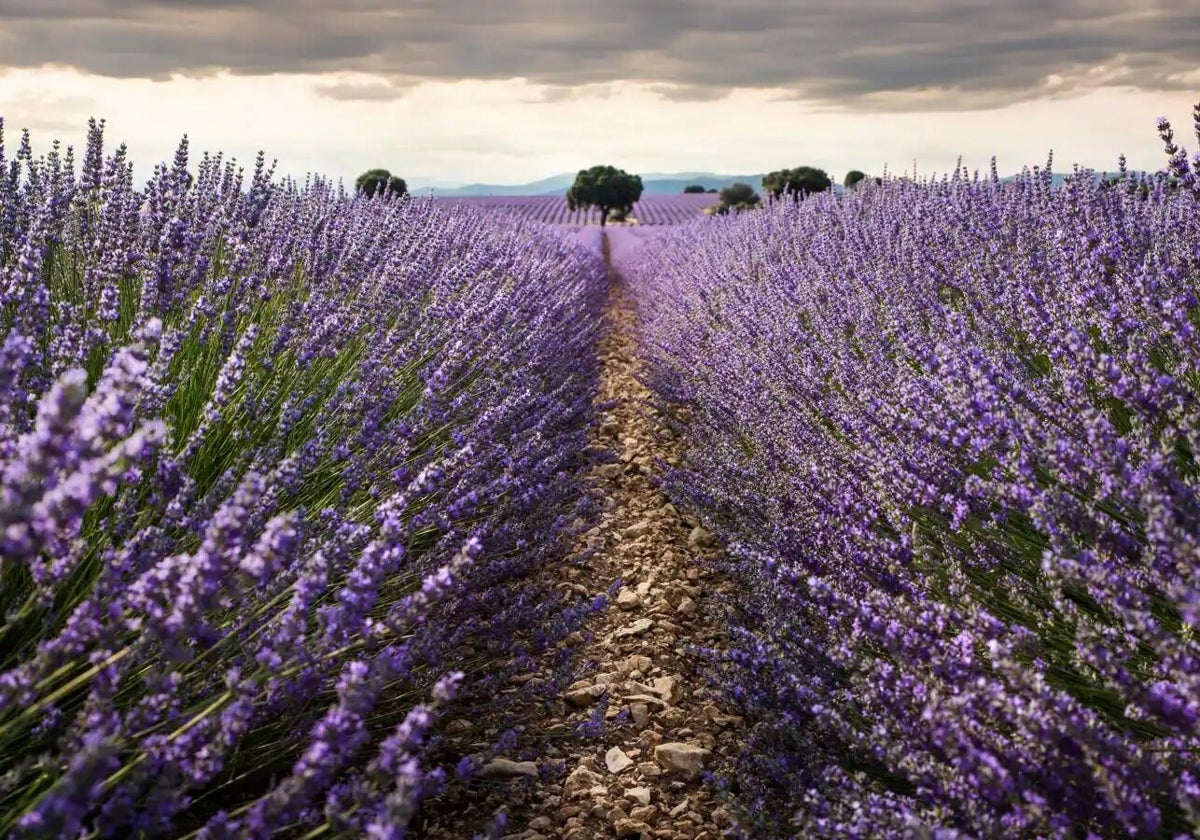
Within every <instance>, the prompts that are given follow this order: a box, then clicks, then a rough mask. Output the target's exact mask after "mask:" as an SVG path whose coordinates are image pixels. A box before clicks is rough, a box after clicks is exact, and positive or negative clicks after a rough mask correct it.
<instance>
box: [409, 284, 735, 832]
mask: <svg viewBox="0 0 1200 840" xmlns="http://www.w3.org/2000/svg"><path fill="white" fill-rule="evenodd" d="M635 325H636V313H635V310H634V307H633V304H632V302H631V300H630V298H629V295H628V294H627V292H626V290H625V288H624V287H623V284H622V283H621V282H620V281H619V279H618V278H616V277H615V276H614V275H613V274H612V273H611V272H610V279H609V298H608V309H607V312H606V314H605V324H604V334H603V338H602V341H601V346H600V354H601V358H602V361H603V369H602V374H601V394H600V403H601V404H602V405H604V404H615V407H613V408H611V410H609V411H607V412H606V413H605V414H604V416H603V418H602V422H601V424H600V427H599V429H598V430H597V431H596V435H597V440H596V443H597V445H602V446H604V447H607V448H609V449H611V450H613V452H614V454H615V456H616V460H615V462H613V463H606V464H602V465H599V466H597V467H596V468H595V470H594V475H593V476H592V479H593V480H594V482H595V485H596V486H597V487H598V488H600V490H601V491H602V492H603V494H604V506H605V510H604V512H603V513H602V516H601V521H600V523H599V525H598V527H597V528H595V529H593V530H592V531H590V532H588V533H587V534H585V535H584V537H583V541H582V544H581V545H580V546H578V548H579V550H580V553H581V554H584V553H585V550H586V549H595V550H594V551H592V552H591V553H590V556H588V559H587V560H586V561H585V562H583V563H574V564H564V565H563V566H562V567H561V569H559V570H558V571H557V574H558V575H560V577H561V580H559V581H558V582H557V583H558V585H560V586H564V587H568V588H570V589H571V590H572V591H574V592H575V593H577V594H579V595H581V596H595V595H601V594H604V593H605V592H607V591H608V590H609V589H610V587H611V586H612V584H613V582H614V581H615V580H617V579H620V580H621V581H622V582H623V584H624V586H623V587H622V588H621V589H620V591H619V593H618V595H617V597H616V598H615V599H614V600H613V601H612V602H611V603H610V605H609V607H608V608H607V609H606V610H605V611H604V612H602V613H600V614H598V615H596V616H595V617H594V618H593V619H592V621H591V622H590V624H589V628H588V629H589V631H590V634H589V637H588V638H587V639H585V637H583V636H580V635H577V636H576V638H575V639H573V640H572V641H574V642H575V643H577V644H583V645H585V650H584V651H583V657H584V659H586V660H591V661H594V662H596V663H598V667H597V668H596V669H595V670H594V671H593V672H591V676H590V677H589V678H588V679H584V680H580V681H578V682H576V683H574V684H572V685H571V686H569V687H568V688H567V690H566V691H565V692H564V693H563V695H562V696H561V698H560V699H559V700H558V701H557V702H556V703H555V704H554V705H553V706H552V707H545V708H540V709H529V710H527V712H528V714H523V715H522V717H523V719H524V725H525V727H526V729H527V730H532V731H537V732H539V733H540V735H541V736H542V740H543V743H544V744H547V745H548V746H547V747H546V748H545V749H544V750H543V751H542V752H543V754H544V756H543V758H542V759H539V761H538V762H533V761H516V760H510V759H506V758H497V759H495V760H493V761H492V762H491V763H489V764H488V765H486V766H485V767H484V768H483V776H484V779H485V782H484V784H483V785H482V786H481V787H478V788H476V789H474V790H472V791H469V792H465V793H463V794H460V797H459V799H458V801H453V802H452V801H450V800H445V801H442V802H439V803H437V805H436V806H434V803H429V804H430V805H431V806H434V807H432V808H431V810H435V811H436V813H435V814H431V815H430V816H431V818H432V823H431V825H429V826H428V827H427V828H426V830H425V831H424V832H422V833H423V834H424V835H425V836H427V837H430V838H439V840H444V838H454V840H459V838H467V839H468V840H469V838H470V837H471V836H472V831H471V830H470V829H468V828H466V827H465V826H467V825H472V824H477V819H476V818H475V815H482V814H483V813H491V812H494V811H495V810H496V809H497V808H499V807H500V806H501V805H503V806H504V807H505V809H506V811H507V812H508V817H509V818H508V823H507V827H506V829H505V831H506V832H507V833H506V834H505V835H504V836H505V837H506V838H508V840H559V839H560V838H561V840H597V838H610V837H622V838H642V840H650V838H655V839H656V840H716V839H717V838H719V837H722V836H724V835H725V830H726V829H727V828H728V826H729V824H730V821H729V814H728V811H727V810H726V809H725V808H724V807H722V806H721V803H720V801H719V800H718V798H717V796H716V794H715V793H714V792H713V791H712V790H711V789H710V788H709V787H707V786H706V785H705V784H704V782H703V780H702V779H701V772H702V771H703V770H705V769H710V768H713V767H715V766H718V765H720V764H721V763H723V762H725V761H727V760H728V759H729V758H732V757H733V756H735V755H736V754H737V751H738V749H739V745H740V742H741V730H742V727H743V722H742V720H741V719H740V718H738V717H735V716H732V715H730V714H727V713H726V711H725V710H724V709H722V708H721V706H720V705H719V703H718V702H717V701H716V700H715V699H714V698H713V696H712V695H711V692H710V690H709V688H708V687H707V686H706V685H705V683H704V680H703V678H702V677H701V676H700V673H701V667H700V666H701V663H700V662H699V661H698V658H697V657H696V655H695V654H693V653H690V652H689V648H690V647H691V646H700V647H718V648H719V647H721V646H722V642H723V638H724V637H723V634H722V630H721V629H720V628H721V622H720V621H719V620H718V609H719V608H718V606H717V604H716V602H715V599H714V596H715V595H718V594H719V593H720V592H721V591H722V590H723V589H724V587H725V584H723V583H722V582H720V581H718V580H717V579H716V577H715V576H714V575H713V573H712V572H710V571H709V569H708V564H706V563H705V562H703V561H704V559H706V558H711V557H712V556H713V554H714V553H715V552H716V551H718V550H719V549H718V547H717V546H716V545H714V543H713V540H712V538H711V537H710V536H709V535H708V534H707V533H706V532H705V531H704V530H702V529H701V528H700V527H698V525H697V524H696V523H695V522H694V521H690V520H688V519H687V518H686V517H684V516H681V515H680V513H679V512H678V511H676V510H675V508H674V506H673V505H671V504H670V502H668V501H667V499H666V498H665V497H664V496H663V494H662V493H661V492H660V490H659V489H658V488H657V487H655V485H654V483H653V482H652V481H651V479H650V476H651V474H652V471H653V470H654V469H655V467H654V464H655V462H656V461H657V460H659V459H661V460H663V461H667V462H672V461H674V460H675V453H674V444H673V442H672V440H671V439H670V436H669V434H668V433H667V432H666V431H665V430H664V428H663V426H662V425H661V424H660V423H659V422H658V421H657V419H656V417H655V414H654V411H653V409H652V408H650V407H649V406H648V402H647V401H648V400H649V397H650V394H649V392H648V391H647V389H646V388H645V387H644V386H643V385H642V384H641V383H640V382H639V381H638V379H637V375H638V364H639V363H638V358H637V352H636V350H637V343H636V338H635ZM598 704H606V705H607V709H606V710H605V716H606V718H607V720H608V721H609V723H608V725H606V726H605V727H604V728H603V732H602V733H601V734H600V736H599V737H596V738H588V739H584V738H578V737H573V736H572V734H571V733H572V731H573V729H574V726H575V724H577V723H579V722H582V721H587V720H589V719H590V718H591V717H592V716H593V714H595V712H596V709H597V706H598ZM461 724H462V725H463V726H464V727H465V725H466V722H461ZM453 729H454V722H452V723H451V726H450V731H451V732H453ZM551 762H561V765H562V772H559V773H554V772H547V771H548V770H549V769H550V763H551Z"/></svg>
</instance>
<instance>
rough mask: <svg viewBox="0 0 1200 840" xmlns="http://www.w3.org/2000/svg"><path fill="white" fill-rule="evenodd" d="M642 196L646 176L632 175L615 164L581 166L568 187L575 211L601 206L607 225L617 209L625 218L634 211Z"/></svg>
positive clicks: (603, 218)
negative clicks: (586, 167)
mask: <svg viewBox="0 0 1200 840" xmlns="http://www.w3.org/2000/svg"><path fill="white" fill-rule="evenodd" d="M641 197H642V177H641V176H640V175H630V174H629V173H628V172H626V171H625V170H624V169H617V168H616V167H614V166H593V167H592V168H591V169H580V170H579V174H578V175H576V176H575V183H574V184H572V185H571V188H570V189H569V190H567V207H569V208H571V210H572V211H574V210H578V209H580V208H586V207H596V208H598V209H599V210H600V226H601V227H604V225H605V223H606V222H607V221H608V216H609V214H610V213H612V212H613V211H614V210H615V211H618V213H619V215H620V216H621V217H622V218H623V217H624V216H626V215H628V214H629V213H631V212H632V211H633V205H634V203H636V202H637V200H638V199H639V198H641Z"/></svg>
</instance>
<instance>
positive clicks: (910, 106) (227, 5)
mask: <svg viewBox="0 0 1200 840" xmlns="http://www.w3.org/2000/svg"><path fill="white" fill-rule="evenodd" d="M889 6H890V8H889ZM1197 33H1200V3H1197V2H1195V0H1160V1H1159V2H1144V0H1143V1H1142V2H1138V0H968V2H946V0H909V2H903V3H892V4H887V3H884V2H880V1H879V0H839V2H834V3H829V2H825V0H821V1H820V2H818V0H798V2H793V1H792V0H773V1H769V0H570V2H567V0H559V2H553V0H484V2H475V1H474V0H469V1H468V0H433V1H431V0H400V1H399V2H397V0H345V1H344V2H330V0H322V2H317V0H167V2H163V1H162V0H157V2H146V1H145V0H0V63H3V64H4V65H7V66H10V67H36V66H40V65H43V64H45V63H55V64H64V65H69V66H72V67H76V68H79V69H81V70H83V71H86V72H89V73H94V74H99V75H103V76H112V77H120V78H155V79H166V78H168V77H170V76H171V74H176V73H180V74H187V75H197V74H198V75H204V74H211V73H213V72H215V71H217V70H220V69H228V70H230V71H232V72H233V73H235V74H251V75H255V74H266V73H305V74H307V73H325V72H330V71H361V72H364V73H370V74H373V75H375V76H378V77H381V81H380V82H379V83H372V84H365V85H358V86H352V85H344V84H343V85H330V86H327V87H324V88H322V89H321V92H323V93H324V94H325V95H327V96H329V97H332V98H335V99H340V100H347V99H355V98H358V99H364V100H368V101H386V100H388V99H392V98H398V97H400V96H402V95H403V93H404V91H405V90H406V89H409V88H410V87H411V86H412V85H414V84H416V83H418V82H420V81H449V80H458V79H466V78H470V79H489V80H499V79H509V78H513V77H523V78H526V79H528V80H529V81H531V82H534V83H537V84H542V85H550V86H558V87H564V88H571V87H574V86H577V85H581V84H588V83H600V82H607V81H613V80H635V81H641V82H647V83H653V84H654V85H655V86H656V87H655V90H656V91H657V92H658V93H659V94H660V95H662V96H665V97H667V98H678V99H680V100H684V101H703V100H706V99H712V98H714V97H718V96H721V95H724V94H725V93H727V92H728V91H729V90H730V89H732V88H779V89H784V90H786V91H787V92H788V95H792V96H795V97H796V98H798V99H802V100H806V101H809V102H814V103H822V104H824V105H827V106H828V105H833V106H842V105H845V106H850V107H863V106H869V107H871V108H872V109H875V110H920V109H929V108H939V109H953V110H964V109H986V108H993V107H996V106H998V105H1004V104H1008V103H1012V102H1018V101H1023V100H1029V99H1035V98H1038V97H1039V96H1042V95H1045V94H1047V93H1050V92H1053V93H1056V94H1059V95H1061V94H1064V93H1071V92H1075V91H1080V90H1085V89H1092V88H1095V87H1099V86H1128V87H1135V88H1139V89H1143V90H1156V91H1168V90H1180V89H1186V88H1188V87H1189V86H1190V87H1196V85H1197V83H1198V81H1200V79H1197V75H1196V71H1197V68H1200V36H1198V35H1197Z"/></svg>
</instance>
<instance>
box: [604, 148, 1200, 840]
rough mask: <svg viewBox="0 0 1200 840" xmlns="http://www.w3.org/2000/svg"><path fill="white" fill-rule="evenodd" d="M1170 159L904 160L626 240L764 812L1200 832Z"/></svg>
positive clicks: (1194, 590)
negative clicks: (708, 560)
mask: <svg viewBox="0 0 1200 840" xmlns="http://www.w3.org/2000/svg"><path fill="white" fill-rule="evenodd" d="M1197 139H1198V140H1200V136H1198V138H1197ZM1197 163H1198V164H1200V158H1197ZM1174 167H1175V173H1174V177H1176V178H1178V181H1177V182H1175V184H1176V185H1173V183H1172V181H1171V180H1170V179H1169V178H1168V176H1167V174H1166V173H1160V174H1157V175H1155V176H1153V177H1152V178H1149V179H1142V178H1140V177H1136V178H1135V177H1129V178H1126V179H1124V180H1123V181H1121V182H1118V183H1116V184H1114V185H1108V186H1104V185H1099V184H1097V183H1096V182H1095V181H1094V180H1093V179H1092V178H1090V177H1085V178H1078V179H1073V180H1072V181H1069V182H1068V183H1067V184H1066V185H1065V186H1064V187H1062V188H1061V189H1052V187H1051V180H1050V176H1049V174H1048V173H1044V172H1038V173H1034V174H1030V173H1026V174H1025V175H1024V176H1023V177H1020V178H1018V179H1017V180H1015V181H1014V182H1012V183H1000V182H999V181H998V180H982V181H973V180H969V179H967V178H966V177H963V176H962V175H961V173H956V175H955V177H953V178H951V179H947V180H944V181H930V182H922V183H915V182H903V181H900V182H888V183H885V184H884V185H883V186H882V187H874V188H867V189H863V190H861V191H858V192H857V193H854V194H851V195H849V196H846V197H844V198H841V199H837V198H834V197H832V196H828V195H822V196H818V197H814V198H810V199H808V200H806V201H804V202H803V203H801V204H799V205H796V204H792V203H791V202H783V203H778V204H776V205H773V206H771V207H768V208H766V209H763V210H759V211H755V212H751V213H745V214H741V215H739V216H737V217H734V218H728V219H724V218H723V219H714V220H712V221H711V222H710V223H706V224H704V225H695V226H683V227H678V228H673V229H664V230H663V231H662V232H661V233H659V234H657V235H655V236H652V237H650V238H649V239H647V240H646V241H645V243H644V244H642V245H641V247H638V243H636V242H632V241H631V242H627V243H625V245H626V246H628V247H622V248H620V249H618V248H614V249H613V254H614V260H616V262H617V265H618V268H619V270H620V271H621V272H622V273H623V275H624V276H625V278H626V280H627V282H628V284H629V286H630V288H631V289H632V290H633V292H634V294H635V295H636V296H637V298H638V306H639V312H640V313H641V314H642V317H643V323H642V330H643V335H644V343H643V352H645V353H647V354H648V363H649V376H650V378H649V380H648V381H649V382H650V383H651V384H652V386H653V388H654V389H655V391H656V393H657V408H658V409H659V410H660V411H661V412H663V413H664V414H665V415H667V416H668V417H672V418H673V420H672V422H671V425H672V426H673V428H674V430H675V432H676V433H677V434H678V435H679V436H681V437H682V438H683V440H684V441H685V445H684V450H683V455H682V456H681V463H680V465H679V466H678V468H675V469H672V470H670V471H669V472H668V474H667V476H666V483H665V486H666V488H667V491H668V494H669V495H670V496H671V498H672V500H673V501H674V503H675V504H676V506H678V507H679V508H680V509H683V510H686V511H690V512H691V513H693V514H695V515H696V516H698V517H700V519H701V520H702V522H703V523H704V524H705V525H706V526H707V527H709V528H710V529H712V530H713V531H714V532H715V534H716V535H717V536H718V538H719V539H720V540H721V542H723V543H724V544H725V545H726V546H727V551H726V553H725V554H724V555H722V558H721V560H720V561H719V562H718V564H717V568H719V569H720V571H722V572H723V573H725V574H727V575H728V576H729V577H730V578H732V579H733V580H734V582H735V591H736V593H737V594H736V596H735V598H734V599H733V602H732V604H731V606H732V610H731V616H732V621H733V625H732V639H733V644H732V647H731V649H729V650H727V651H723V652H721V653H719V654H717V655H716V657H715V660H714V667H715V670H716V672H717V673H718V674H719V675H720V676H719V678H718V682H719V684H720V685H722V686H723V688H724V689H725V691H726V696H727V698H728V699H729V700H730V701H731V702H732V703H734V704H735V705H736V706H737V707H738V708H739V709H740V711H741V713H742V714H744V715H745V716H747V718H748V719H750V720H752V721H755V728H753V729H752V730H751V731H752V733H754V734H752V736H751V739H750V741H749V742H748V743H747V744H746V745H745V751H744V752H743V754H742V757H741V760H740V762H739V764H738V766H737V768H736V770H735V771H734V774H733V775H734V776H735V777H736V784H737V789H738V791H739V797H740V799H741V802H740V805H741V807H742V809H743V810H742V811H741V814H742V815H743V816H744V818H745V820H746V821H745V822H744V827H745V828H746V829H747V832H748V834H749V836H752V837H755V838H774V837H779V838H785V837H786V838H790V837H828V838H842V837H896V838H900V837H922V836H923V837H930V836H936V837H947V838H949V837H962V838H966V837H1083V836H1089V837H1147V838H1150V837H1154V838H1157V837H1191V836H1195V835H1196V832H1197V831H1200V774H1198V768H1200V763H1198V761H1197V757H1198V756H1200V633H1198V632H1197V631H1198V630H1200V469H1198V468H1197V461H1196V453H1197V452H1200V249H1198V248H1197V243H1200V181H1197V180H1196V179H1195V178H1194V177H1193V175H1192V173H1191V172H1190V169H1189V168H1188V165H1187V160H1186V158H1183V157H1182V156H1177V157H1176V158H1174ZM622 234H624V232H622ZM616 241H617V238H616V237H614V243H615V242H616Z"/></svg>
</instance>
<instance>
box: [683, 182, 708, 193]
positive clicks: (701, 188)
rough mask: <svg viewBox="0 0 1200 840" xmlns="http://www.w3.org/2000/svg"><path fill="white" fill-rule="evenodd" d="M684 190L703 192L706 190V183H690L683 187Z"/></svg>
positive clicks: (687, 191)
mask: <svg viewBox="0 0 1200 840" xmlns="http://www.w3.org/2000/svg"><path fill="white" fill-rule="evenodd" d="M683 191H684V192H685V193H688V194H691V193H702V192H704V185H703V184H688V185H687V186H686V187H684V188H683Z"/></svg>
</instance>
